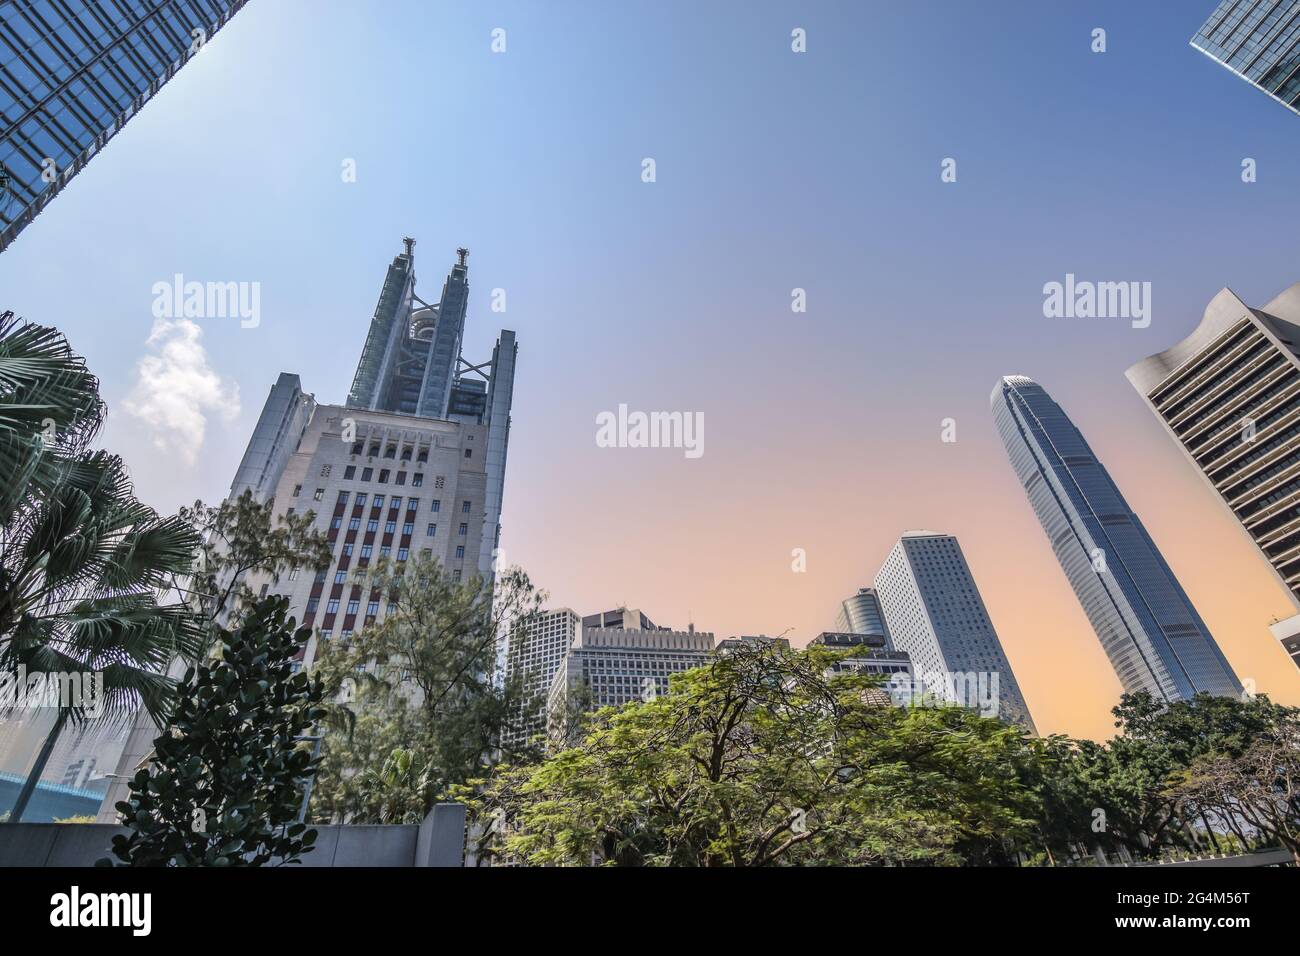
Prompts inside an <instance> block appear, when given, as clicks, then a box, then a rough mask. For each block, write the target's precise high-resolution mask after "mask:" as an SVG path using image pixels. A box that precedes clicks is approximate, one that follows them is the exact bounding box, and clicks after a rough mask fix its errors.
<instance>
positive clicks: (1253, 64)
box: [1191, 0, 1300, 113]
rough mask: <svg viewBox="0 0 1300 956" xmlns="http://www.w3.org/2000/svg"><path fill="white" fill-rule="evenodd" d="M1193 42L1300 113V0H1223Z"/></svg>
mask: <svg viewBox="0 0 1300 956" xmlns="http://www.w3.org/2000/svg"><path fill="white" fill-rule="evenodd" d="M1191 43H1192V46H1193V47H1195V48H1196V49H1197V50H1200V51H1201V52H1202V53H1204V54H1205V55H1206V56H1208V57H1209V58H1210V59H1212V60H1214V61H1215V62H1217V63H1218V64H1220V65H1221V66H1224V67H1226V68H1227V69H1229V70H1231V71H1232V72H1233V73H1235V74H1237V76H1239V77H1241V78H1242V79H1243V80H1245V81H1246V82H1247V83H1249V84H1251V85H1252V86H1254V87H1255V88H1256V89H1258V90H1262V91H1263V92H1265V93H1267V94H1268V95H1269V96H1270V97H1272V98H1273V99H1275V100H1277V101H1278V102H1279V103H1281V104H1282V105H1283V106H1285V107H1286V108H1287V109H1289V110H1291V112H1293V113H1300V0H1222V2H1221V3H1220V4H1219V5H1218V6H1217V7H1216V8H1215V9H1214V12H1213V13H1212V14H1210V17H1209V19H1208V20H1206V21H1205V23H1203V24H1201V28H1200V29H1199V30H1197V31H1196V35H1195V36H1193V37H1192V40H1191Z"/></svg>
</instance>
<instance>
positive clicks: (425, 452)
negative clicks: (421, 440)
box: [415, 448, 429, 461]
mask: <svg viewBox="0 0 1300 956" xmlns="http://www.w3.org/2000/svg"><path fill="white" fill-rule="evenodd" d="M415 460H416V461H428V460H429V449H427V448H421V449H420V453H419V454H418V455H416V456H415Z"/></svg>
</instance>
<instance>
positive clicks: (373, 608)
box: [366, 601, 379, 617]
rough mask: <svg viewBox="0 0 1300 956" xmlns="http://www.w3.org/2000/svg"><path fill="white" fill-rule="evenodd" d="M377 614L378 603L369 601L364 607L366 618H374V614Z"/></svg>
mask: <svg viewBox="0 0 1300 956" xmlns="http://www.w3.org/2000/svg"><path fill="white" fill-rule="evenodd" d="M378 613H379V602H378V601H371V602H370V603H369V604H367V605H366V614H367V615H368V616H370V617H374V616H375V615H376V614H378Z"/></svg>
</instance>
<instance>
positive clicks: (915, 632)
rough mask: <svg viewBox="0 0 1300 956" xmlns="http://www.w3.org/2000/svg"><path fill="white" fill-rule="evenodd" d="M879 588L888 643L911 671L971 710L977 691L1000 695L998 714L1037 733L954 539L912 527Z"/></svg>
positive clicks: (878, 582) (930, 688)
mask: <svg viewBox="0 0 1300 956" xmlns="http://www.w3.org/2000/svg"><path fill="white" fill-rule="evenodd" d="M875 585H876V594H877V595H879V597H880V606H881V607H882V608H883V609H884V612H885V620H886V621H887V622H888V624H889V636H890V642H891V644H892V646H893V647H894V648H895V649H896V650H899V651H905V652H906V653H907V654H908V655H910V657H911V663H912V674H913V676H914V677H915V679H916V680H918V681H921V682H922V683H923V685H924V689H925V690H926V691H927V692H930V693H933V694H935V695H936V696H941V697H943V698H944V699H946V700H948V701H949V702H951V703H955V704H960V705H962V706H968V707H969V706H974V705H975V703H976V700H975V695H976V693H978V694H979V695H980V696H981V697H982V696H983V695H984V693H985V692H988V695H989V697H990V698H992V697H993V696H994V694H996V699H995V700H994V701H993V703H994V705H995V706H996V708H997V716H998V717H999V718H1000V719H1002V720H1004V721H1007V722H1008V723H1018V724H1020V725H1022V726H1023V727H1025V728H1027V729H1028V730H1029V731H1030V732H1031V733H1037V731H1036V730H1035V728H1034V722H1033V719H1032V718H1031V717H1030V716H1029V707H1028V705H1026V704H1025V698H1024V695H1022V694H1021V693H1020V685H1019V684H1018V683H1017V682H1016V675H1015V674H1014V673H1012V671H1011V664H1010V662H1009V661H1008V660H1007V656H1006V654H1005V653H1003V650H1002V642H1001V641H999V640H998V634H997V631H995V630H994V629H993V622H992V621H991V620H989V613H988V609H987V608H985V607H984V600H983V599H982V598H981V597H980V592H979V588H977V587H976V586H975V578H974V577H973V576H972V575H971V572H970V565H968V564H967V563H966V556H965V555H964V554H962V550H961V545H959V544H958V543H957V539H956V538H954V537H953V536H952V535H950V534H935V533H933V532H930V531H908V532H907V533H906V534H904V535H903V536H902V538H900V539H899V541H898V543H897V544H895V545H894V548H893V550H892V551H890V552H889V557H888V558H886V559H885V563H884V564H883V565H881V567H880V570H879V571H878V572H877V573H876V581H875ZM995 685H996V686H995Z"/></svg>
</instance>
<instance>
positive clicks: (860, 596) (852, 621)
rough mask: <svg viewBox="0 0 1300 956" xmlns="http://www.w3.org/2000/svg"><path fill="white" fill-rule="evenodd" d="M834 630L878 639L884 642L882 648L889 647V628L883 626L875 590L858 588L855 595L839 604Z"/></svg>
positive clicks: (882, 617) (882, 615)
mask: <svg viewBox="0 0 1300 956" xmlns="http://www.w3.org/2000/svg"><path fill="white" fill-rule="evenodd" d="M835 630H836V631H839V632H841V633H844V634H861V635H863V636H864V637H879V638H881V639H883V640H884V644H883V645H882V646H884V647H889V646H890V644H889V627H888V626H887V625H886V624H885V612H884V611H882V610H881V609H880V596H879V595H877V594H876V590H875V588H858V591H857V593H856V594H854V595H853V596H852V597H850V598H845V599H844V600H843V601H842V602H841V603H840V609H839V612H838V613H837V614H836V615H835Z"/></svg>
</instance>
